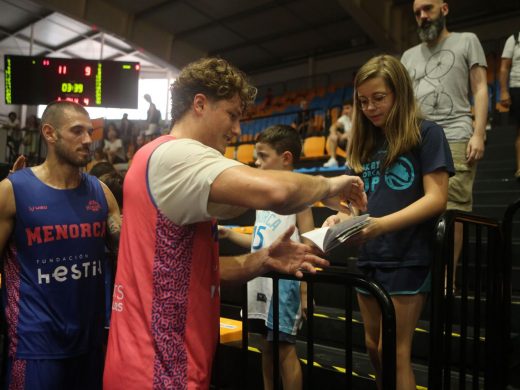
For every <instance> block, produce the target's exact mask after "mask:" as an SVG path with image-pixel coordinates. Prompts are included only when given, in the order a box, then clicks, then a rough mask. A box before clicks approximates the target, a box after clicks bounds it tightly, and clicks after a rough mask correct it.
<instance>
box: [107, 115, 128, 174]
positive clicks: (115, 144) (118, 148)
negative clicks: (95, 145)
mask: <svg viewBox="0 0 520 390" xmlns="http://www.w3.org/2000/svg"><path fill="white" fill-rule="evenodd" d="M103 150H104V151H105V153H106V154H107V156H108V161H109V162H110V163H111V164H121V163H124V162H126V158H125V151H124V148H123V141H122V140H121V138H119V132H118V131H117V128H116V126H115V124H114V123H109V124H108V126H107V128H106V138H105V143H104V148H103Z"/></svg>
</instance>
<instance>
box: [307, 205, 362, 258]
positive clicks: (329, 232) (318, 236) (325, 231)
mask: <svg viewBox="0 0 520 390" xmlns="http://www.w3.org/2000/svg"><path fill="white" fill-rule="evenodd" d="M368 217H369V215H368V214H363V215H360V216H359V217H353V218H349V219H346V220H345V221H343V222H340V223H338V224H337V225H333V226H330V227H323V228H320V229H315V230H311V231H310V232H307V233H303V234H302V237H305V238H308V239H309V240H311V241H312V242H313V243H314V244H316V246H317V247H318V248H320V249H321V250H322V251H323V252H329V251H330V250H332V249H334V248H335V247H337V246H338V245H340V244H342V243H344V242H346V241H347V240H348V239H349V238H350V237H352V236H353V235H355V234H356V233H358V232H359V231H360V230H362V229H363V228H364V227H365V226H366V225H368V224H369V220H368Z"/></svg>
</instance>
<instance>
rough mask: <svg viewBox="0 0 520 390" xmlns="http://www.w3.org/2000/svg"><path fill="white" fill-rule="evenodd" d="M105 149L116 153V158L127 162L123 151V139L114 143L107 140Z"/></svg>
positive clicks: (117, 139) (118, 139)
mask: <svg viewBox="0 0 520 390" xmlns="http://www.w3.org/2000/svg"><path fill="white" fill-rule="evenodd" d="M104 149H105V150H107V149H108V151H110V152H116V156H117V157H119V158H120V159H121V160H125V151H124V150H123V141H121V138H116V139H115V140H114V141H110V140H108V139H106V140H105V146H104Z"/></svg>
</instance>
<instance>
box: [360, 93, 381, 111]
mask: <svg viewBox="0 0 520 390" xmlns="http://www.w3.org/2000/svg"><path fill="white" fill-rule="evenodd" d="M387 96H388V94H387V93H378V94H375V95H374V97H373V98H358V102H359V106H360V107H361V109H362V110H363V111H364V110H368V107H369V106H370V103H372V105H373V106H374V107H376V108H379V107H380V106H381V105H382V104H383V103H384V102H385V99H386V97H387Z"/></svg>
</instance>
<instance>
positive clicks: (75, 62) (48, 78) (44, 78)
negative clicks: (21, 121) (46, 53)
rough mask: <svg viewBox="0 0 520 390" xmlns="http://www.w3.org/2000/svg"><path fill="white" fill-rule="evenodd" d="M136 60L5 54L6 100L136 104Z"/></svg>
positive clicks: (97, 104)
mask: <svg viewBox="0 0 520 390" xmlns="http://www.w3.org/2000/svg"><path fill="white" fill-rule="evenodd" d="M139 70H140V65H139V63H138V62H119V61H95V60H82V59H66V58H50V57H27V56H14V55H7V54H6V55H5V56H4V81H5V103H6V104H29V105H36V104H48V103H50V102H52V101H55V100H69V101H73V102H76V103H79V104H81V105H83V106H89V107H114V108H137V102H138V81H139Z"/></svg>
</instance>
